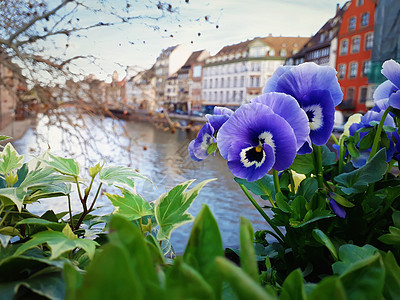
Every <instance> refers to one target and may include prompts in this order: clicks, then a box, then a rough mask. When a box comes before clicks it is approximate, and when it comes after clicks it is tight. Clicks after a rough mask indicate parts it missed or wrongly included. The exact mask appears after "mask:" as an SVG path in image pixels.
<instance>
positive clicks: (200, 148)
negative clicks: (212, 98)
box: [188, 106, 233, 161]
mask: <svg viewBox="0 0 400 300" xmlns="http://www.w3.org/2000/svg"><path fill="white" fill-rule="evenodd" d="M232 114H233V111H232V110H230V109H229V108H225V107H218V106H216V107H214V115H210V114H207V115H206V118H207V120H208V122H207V123H206V124H204V125H203V127H202V128H201V129H200V131H199V133H198V134H197V137H196V138H195V139H194V140H193V141H191V142H190V144H189V147H188V151H189V156H190V158H191V159H193V160H195V161H201V160H203V159H205V158H207V157H208V155H209V154H208V153H207V149H208V147H209V146H210V145H211V144H213V143H216V139H215V138H214V136H215V134H216V133H217V132H218V130H219V129H220V128H221V126H222V124H224V123H225V122H226V121H227V120H228V119H229V117H230V116H231V115H232ZM214 153H215V152H214Z"/></svg>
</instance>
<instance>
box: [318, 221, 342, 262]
mask: <svg viewBox="0 0 400 300" xmlns="http://www.w3.org/2000/svg"><path fill="white" fill-rule="evenodd" d="M312 235H313V237H314V238H315V240H316V241H317V242H319V243H320V244H322V245H324V246H325V247H326V248H328V250H329V252H330V253H331V254H332V256H333V258H334V259H335V261H337V260H338V255H337V252H336V248H335V246H333V243H332V241H331V240H330V238H329V237H328V236H327V235H326V234H325V233H324V232H323V231H322V230H320V229H314V230H313V231H312Z"/></svg>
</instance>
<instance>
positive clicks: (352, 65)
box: [349, 62, 358, 78]
mask: <svg viewBox="0 0 400 300" xmlns="http://www.w3.org/2000/svg"><path fill="white" fill-rule="evenodd" d="M357 69H358V63H357V62H352V63H350V74H349V78H356V77H357Z"/></svg>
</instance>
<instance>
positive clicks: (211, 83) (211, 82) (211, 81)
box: [210, 79, 213, 89]
mask: <svg viewBox="0 0 400 300" xmlns="http://www.w3.org/2000/svg"><path fill="white" fill-rule="evenodd" d="M212 87H213V80H212V79H210V89H212Z"/></svg>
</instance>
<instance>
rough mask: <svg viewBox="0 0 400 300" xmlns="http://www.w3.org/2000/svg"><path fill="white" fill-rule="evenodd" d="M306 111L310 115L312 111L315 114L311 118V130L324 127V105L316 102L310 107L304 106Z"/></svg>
mask: <svg viewBox="0 0 400 300" xmlns="http://www.w3.org/2000/svg"><path fill="white" fill-rule="evenodd" d="M303 109H304V111H305V112H306V113H307V116H309V113H308V112H311V113H312V114H313V117H312V118H311V119H310V120H309V124H310V129H311V130H317V129H320V128H321V127H322V125H323V124H324V116H323V115H322V107H321V106H320V105H318V104H314V105H311V106H308V107H304V108H303Z"/></svg>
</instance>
